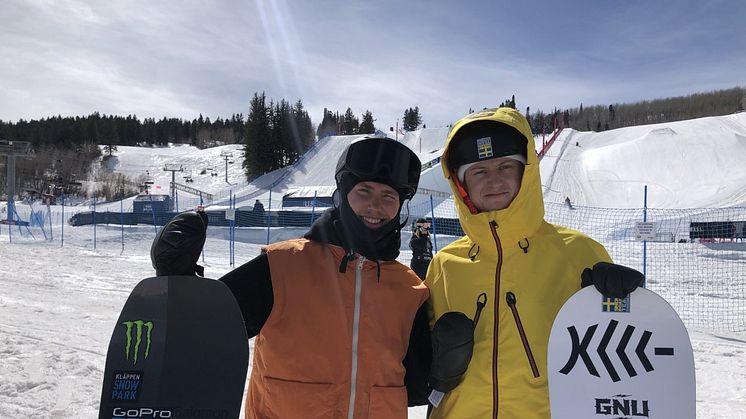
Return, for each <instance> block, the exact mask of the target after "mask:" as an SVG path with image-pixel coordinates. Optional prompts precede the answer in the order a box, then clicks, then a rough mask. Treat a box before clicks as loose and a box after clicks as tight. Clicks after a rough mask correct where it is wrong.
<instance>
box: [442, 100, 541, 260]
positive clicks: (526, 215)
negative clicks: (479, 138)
mask: <svg viewBox="0 0 746 419" xmlns="http://www.w3.org/2000/svg"><path fill="white" fill-rule="evenodd" d="M474 121H496V122H502V123H504V124H507V125H510V126H511V127H513V128H515V129H517V130H518V131H520V132H521V134H523V135H524V136H525V137H526V148H527V149H526V168H525V171H524V173H523V180H522V182H521V189H520V191H519V192H518V195H517V196H516V197H515V199H514V200H513V202H512V203H511V204H510V206H509V207H508V208H505V209H502V210H497V211H488V212H482V213H479V214H472V213H471V211H469V208H468V206H467V205H466V203H465V202H464V201H463V199H461V195H460V194H459V192H458V189H457V187H456V185H455V184H454V182H453V179H452V178H451V168H450V167H448V149H449V145H450V143H451V139H453V137H454V136H455V135H456V133H457V132H458V131H459V130H460V129H461V128H463V127H464V126H465V125H467V124H469V123H472V122H474ZM440 162H441V167H442V168H443V174H444V175H445V177H446V179H448V183H449V184H450V185H451V190H452V191H453V195H454V201H455V202H456V210H457V211H458V217H459V220H460V222H461V227H462V228H463V230H464V233H466V236H467V237H468V238H469V239H470V240H471V241H473V242H476V243H477V244H478V245H479V246H480V248H481V251H488V252H489V251H495V250H494V248H495V245H494V241H493V239H492V236H491V233H490V230H489V229H488V228H485V226H487V225H488V224H489V222H490V221H495V222H496V223H497V225H498V226H499V228H500V234H501V236H502V237H505V238H506V239H507V240H508V242H517V241H518V240H520V239H522V238H523V237H529V236H531V235H533V233H535V232H536V230H538V228H539V226H541V224H542V222H543V220H544V198H543V196H542V193H541V179H540V175H539V160H538V159H537V157H536V151H535V146H534V136H533V135H532V133H531V128H530V127H529V125H528V121H526V118H524V116H523V115H521V114H520V112H518V111H517V110H515V109H512V108H496V109H495V108H493V109H485V110H483V111H479V112H474V113H472V114H470V115H467V116H465V117H463V118H461V119H460V120H458V121H457V122H456V123H455V124H454V125H453V128H451V131H450V132H449V133H448V139H447V140H446V145H445V148H444V150H443V157H442V158H441V159H440ZM506 220H510V221H511V222H510V223H506Z"/></svg>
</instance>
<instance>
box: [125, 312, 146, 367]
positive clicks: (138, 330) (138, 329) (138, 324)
mask: <svg viewBox="0 0 746 419" xmlns="http://www.w3.org/2000/svg"><path fill="white" fill-rule="evenodd" d="M122 324H124V325H125V326H126V327H127V330H126V331H125V333H126V335H127V345H126V346H125V348H124V350H125V356H126V357H127V360H128V361H129V359H130V348H132V329H133V326H135V327H134V329H135V347H134V351H133V354H134V356H133V359H132V364H133V365H134V364H137V354H138V353H140V344H141V343H142V329H143V326H144V327H146V328H147V332H146V334H145V340H146V344H145V359H148V355H149V354H150V337H151V334H152V332H153V322H146V321H142V320H135V321H128V322H123V323H122Z"/></svg>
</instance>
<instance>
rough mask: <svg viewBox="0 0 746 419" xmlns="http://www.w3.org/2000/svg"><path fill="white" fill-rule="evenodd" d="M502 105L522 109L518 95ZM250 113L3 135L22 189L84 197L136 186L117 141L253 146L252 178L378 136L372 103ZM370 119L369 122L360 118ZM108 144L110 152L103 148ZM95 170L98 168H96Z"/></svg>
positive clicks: (554, 114) (409, 125) (536, 119)
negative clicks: (313, 112)
mask: <svg viewBox="0 0 746 419" xmlns="http://www.w3.org/2000/svg"><path fill="white" fill-rule="evenodd" d="M500 105H501V106H510V107H514V108H516V99H515V96H512V97H511V98H510V99H507V100H505V101H503V102H502V103H501V104H500ZM744 109H746V88H744V87H734V88H731V89H725V90H716V91H711V92H705V93H694V94H691V95H688V96H679V97H669V98H663V99H654V100H645V101H640V102H635V103H621V104H620V103H613V104H596V105H591V106H584V105H583V104H582V103H581V104H579V106H578V107H576V108H570V109H558V108H555V109H554V110H553V111H551V112H547V113H545V112H544V111H542V110H537V111H532V110H531V108H530V107H527V108H526V110H525V115H526V116H527V117H528V119H529V122H530V124H531V127H532V129H533V131H534V133H535V134H540V133H542V132H551V131H552V130H553V129H554V128H555V127H558V126H563V127H569V128H573V129H576V130H580V131H604V130H609V129H615V128H621V127H627V126H633V125H643V124H654V123H662V122H672V121H680V120H687V119H694V118H701V117H706V116H718V115H726V114H731V113H734V112H742V111H743V110H744ZM248 110H249V113H248V115H247V116H246V117H244V115H243V114H242V113H236V114H233V115H231V117H230V118H225V119H223V118H217V119H215V120H212V121H211V120H210V118H209V117H207V118H203V117H202V115H200V116H199V118H195V119H193V120H191V121H190V120H182V119H179V118H167V117H164V118H162V119H160V120H156V119H154V118H145V119H143V120H142V121H141V120H140V119H138V118H137V116H135V115H128V116H126V117H125V116H116V115H101V114H99V113H98V112H94V113H93V114H91V115H88V116H75V117H69V116H68V117H62V116H52V117H49V118H43V119H40V120H30V121H26V120H19V121H17V122H9V121H2V120H0V141H26V142H28V143H30V145H31V149H32V152H31V154H30V155H28V156H26V157H27V158H20V157H19V158H17V159H16V191H17V193H18V194H19V195H22V194H23V193H24V192H27V193H30V194H32V195H33V194H42V193H49V194H53V195H59V194H61V193H65V194H82V195H86V196H91V195H94V196H103V197H105V198H106V199H118V198H120V197H123V196H128V195H131V194H133V193H137V190H138V183H139V182H140V180H138V179H127V178H125V177H124V176H121V175H117V174H115V173H109V172H107V171H105V170H92V168H98V167H97V166H98V165H97V162H99V161H104V160H106V159H107V158H108V157H110V156H111V155H114V154H115V153H116V147H117V146H121V145H127V146H137V145H139V146H162V145H166V144H168V143H183V144H191V145H194V146H196V147H200V148H206V147H213V146H216V145H222V144H244V150H245V155H246V159H245V161H244V167H243V169H244V171H245V173H246V176H247V178H248V179H253V178H254V177H256V176H259V175H261V174H263V173H266V172H269V171H272V170H275V169H278V168H280V167H283V166H285V165H288V164H292V163H294V162H295V161H297V159H298V158H300V156H301V155H303V153H305V151H306V150H307V149H308V148H309V147H311V146H312V145H313V143H314V141H316V139H317V138H321V137H323V136H327V135H350V134H370V133H374V132H376V127H375V125H374V122H373V121H375V119H374V118H373V115H372V113H371V112H370V111H369V110H366V111H365V112H364V113H363V114H362V116H361V118H358V117H357V116H355V115H354V114H353V112H352V110H351V109H350V108H347V110H346V112H343V113H340V112H338V111H331V110H327V109H324V115H323V116H322V118H321V122H320V123H319V124H318V125H316V126H315V125H314V124H313V123H312V121H311V118H310V116H309V115H308V113H307V112H306V110H305V109H304V107H303V103H302V102H301V101H300V100H298V101H296V102H295V103H290V102H287V101H286V100H285V99H281V100H280V101H274V100H272V99H268V98H266V96H265V94H264V93H261V94H259V93H255V94H254V97H253V99H252V101H251V102H250V105H249V109H248ZM361 119H362V122H360V121H361ZM422 120H423V115H421V114H420V110H419V107H418V106H414V107H411V108H407V109H405V110H404V116H403V118H402V121H403V126H402V128H403V129H404V130H405V131H412V130H416V129H419V128H423V127H424V125H421V123H422ZM101 150H103V155H102V151H101ZM6 161H7V157H4V156H0V200H3V199H7V197H6V196H5V194H6V166H7V163H6ZM94 172H95V175H93V173H94ZM84 180H91V181H95V182H96V184H98V185H99V186H98V187H95V188H87V189H86V190H81V186H82V184H81V181H84Z"/></svg>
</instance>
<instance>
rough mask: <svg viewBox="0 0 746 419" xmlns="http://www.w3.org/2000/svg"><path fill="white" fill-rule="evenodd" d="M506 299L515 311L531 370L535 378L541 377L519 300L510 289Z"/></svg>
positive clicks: (514, 315) (517, 325) (516, 322)
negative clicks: (524, 324) (519, 311)
mask: <svg viewBox="0 0 746 419" xmlns="http://www.w3.org/2000/svg"><path fill="white" fill-rule="evenodd" d="M505 301H506V302H507V303H508V307H510V311H511V312H512V313H513V319H514V320H515V325H516V327H517V328H518V333H519V334H520V335H521V342H523V350H525V351H526V357H527V358H528V363H529V365H530V366H531V372H532V373H533V374H534V378H539V367H538V366H537V365H536V360H535V359H534V353H533V352H531V345H529V343H528V338H527V337H526V331H525V330H524V329H523V323H521V316H519V315H518V307H516V303H517V302H518V300H517V299H516V298H515V294H513V293H512V292H510V291H508V293H507V294H505Z"/></svg>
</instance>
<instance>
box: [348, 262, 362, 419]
mask: <svg viewBox="0 0 746 419" xmlns="http://www.w3.org/2000/svg"><path fill="white" fill-rule="evenodd" d="M363 262H365V257H363V256H360V260H359V261H358V263H357V267H356V268H355V308H354V311H353V316H352V368H351V373H350V404H349V406H348V408H347V419H353V418H354V417H355V396H356V394H357V361H358V360H357V350H358V337H359V334H360V296H361V294H362V288H363Z"/></svg>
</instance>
